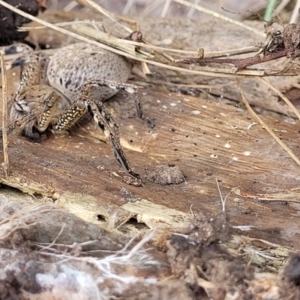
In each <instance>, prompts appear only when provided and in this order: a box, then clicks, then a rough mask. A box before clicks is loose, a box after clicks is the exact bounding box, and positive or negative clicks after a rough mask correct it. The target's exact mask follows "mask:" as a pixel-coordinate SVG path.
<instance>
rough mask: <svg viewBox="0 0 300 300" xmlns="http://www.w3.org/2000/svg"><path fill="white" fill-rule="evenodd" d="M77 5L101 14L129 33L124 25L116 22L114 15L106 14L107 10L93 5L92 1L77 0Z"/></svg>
mask: <svg viewBox="0 0 300 300" xmlns="http://www.w3.org/2000/svg"><path fill="white" fill-rule="evenodd" d="M77 2H78V3H80V4H82V5H84V6H86V7H89V8H91V9H93V10H94V11H96V12H99V13H101V14H103V15H104V16H106V17H107V18H109V19H110V20H112V21H113V22H114V23H116V24H118V25H119V26H120V27H122V28H124V29H125V30H126V31H127V32H129V33H131V32H132V30H131V29H130V28H129V27H127V26H125V25H124V24H121V23H120V22H119V21H117V19H116V18H115V17H114V15H113V14H112V13H111V12H108V11H107V10H105V9H104V8H102V7H101V6H100V5H99V4H97V3H95V2H94V1H91V0H77Z"/></svg>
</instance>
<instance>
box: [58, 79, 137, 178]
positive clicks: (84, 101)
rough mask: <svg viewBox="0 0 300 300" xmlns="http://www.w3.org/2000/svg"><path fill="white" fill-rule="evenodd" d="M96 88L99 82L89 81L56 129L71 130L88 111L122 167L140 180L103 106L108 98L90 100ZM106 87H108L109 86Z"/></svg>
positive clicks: (116, 129)
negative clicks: (108, 141) (93, 89)
mask: <svg viewBox="0 0 300 300" xmlns="http://www.w3.org/2000/svg"><path fill="white" fill-rule="evenodd" d="M101 82H102V81H101ZM101 84H102V83H101ZM95 86H97V87H99V84H98V81H97V80H92V81H87V82H86V83H85V84H84V85H83V87H82V90H81V93H80V96H79V98H78V100H77V101H76V102H74V103H73V104H72V105H71V106H70V107H69V108H68V109H66V110H65V112H64V113H63V114H62V115H61V116H60V118H59V120H58V122H57V123H56V124H55V125H54V129H55V130H66V129H69V128H71V127H72V126H73V125H74V124H75V123H76V122H77V121H78V120H79V119H80V118H81V117H82V116H83V115H84V114H85V113H86V112H87V111H88V112H89V113H90V114H91V116H92V117H93V119H94V121H95V122H96V123H97V124H98V126H99V127H100V128H101V129H102V130H103V132H104V134H105V136H106V138H108V139H110V141H111V144H112V148H113V151H114V155H115V157H116V159H117V161H118V162H119V163H120V165H121V166H122V167H123V168H124V170H125V171H126V172H127V173H128V174H129V175H131V176H132V177H134V178H136V179H138V180H140V176H139V174H137V173H134V172H133V171H132V168H131V166H130V164H129V161H128V159H127V157H126V155H125V153H124V151H123V149H122V147H121V144H120V139H119V127H118V125H117V123H116V122H115V120H114V119H113V117H112V116H111V114H110V113H109V112H108V110H107V109H106V108H105V106H104V104H103V100H105V99H106V97H104V96H103V95H102V96H103V97H101V93H100V100H99V99H97V100H93V99H91V98H90V96H91V89H92V88H93V87H95ZM100 86H102V85H100ZM105 86H106V87H107V85H105ZM103 98H105V99H103ZM102 99H103V100H102Z"/></svg>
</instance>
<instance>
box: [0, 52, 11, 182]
mask: <svg viewBox="0 0 300 300" xmlns="http://www.w3.org/2000/svg"><path fill="white" fill-rule="evenodd" d="M0 61H1V72H2V144H3V146H2V147H3V163H2V166H3V170H4V175H5V177H7V176H8V170H9V158H8V141H7V128H8V124H7V123H8V117H7V114H8V112H7V75H6V67H5V62H4V58H3V56H2V55H1V54H0Z"/></svg>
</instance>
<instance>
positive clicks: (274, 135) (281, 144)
mask: <svg viewBox="0 0 300 300" xmlns="http://www.w3.org/2000/svg"><path fill="white" fill-rule="evenodd" d="M238 84H239V82H238ZM239 89H240V93H241V95H242V99H243V102H244V104H245V106H246V108H247V110H248V111H249V113H250V114H251V116H252V117H253V118H254V119H255V120H257V122H259V123H260V124H261V125H262V126H263V128H264V129H265V130H266V131H267V132H268V133H269V134H270V135H271V136H272V137H273V139H274V140H275V141H276V142H277V143H278V144H279V145H280V146H281V148H282V149H284V150H285V151H286V152H287V153H288V154H289V156H290V157H291V158H292V159H293V160H294V161H295V162H296V163H297V164H298V165H299V166H300V160H299V158H298V157H297V156H296V155H295V154H294V153H293V151H292V150H291V149H290V148H289V147H288V146H287V145H286V144H285V143H284V142H283V141H281V140H280V138H279V137H278V136H277V135H276V134H275V133H274V132H273V130H272V129H271V128H270V127H269V126H268V125H267V124H266V123H265V122H264V121H263V120H262V119H261V118H260V117H259V116H258V115H257V114H256V113H255V112H254V110H253V109H252V108H251V106H250V105H249V102H248V100H247V98H246V96H245V94H244V92H243V90H242V88H241V86H240V84H239Z"/></svg>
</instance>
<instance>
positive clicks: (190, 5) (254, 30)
mask: <svg viewBox="0 0 300 300" xmlns="http://www.w3.org/2000/svg"><path fill="white" fill-rule="evenodd" d="M174 2H177V3H180V4H182V5H185V6H188V7H193V8H195V9H196V10H198V11H201V12H204V13H206V14H209V15H212V16H214V17H215V18H219V19H221V20H224V21H226V22H229V23H232V24H234V25H237V26H239V27H242V28H245V29H247V30H249V31H252V32H254V33H255V34H257V35H259V36H262V37H265V33H264V32H262V31H259V30H257V29H255V28H253V27H250V26H247V25H245V24H244V23H242V22H238V21H236V20H233V19H230V18H228V17H225V16H223V15H221V14H218V13H216V12H214V11H212V10H209V9H207V8H204V7H202V6H200V5H196V4H194V3H190V2H188V1H185V0H174Z"/></svg>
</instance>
